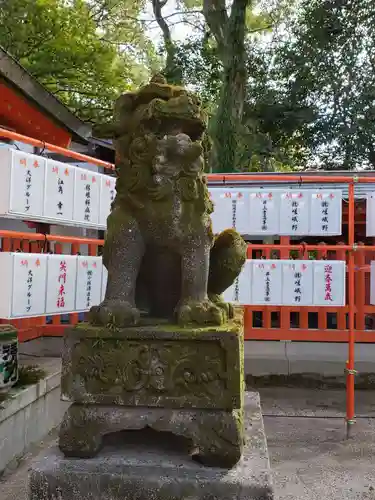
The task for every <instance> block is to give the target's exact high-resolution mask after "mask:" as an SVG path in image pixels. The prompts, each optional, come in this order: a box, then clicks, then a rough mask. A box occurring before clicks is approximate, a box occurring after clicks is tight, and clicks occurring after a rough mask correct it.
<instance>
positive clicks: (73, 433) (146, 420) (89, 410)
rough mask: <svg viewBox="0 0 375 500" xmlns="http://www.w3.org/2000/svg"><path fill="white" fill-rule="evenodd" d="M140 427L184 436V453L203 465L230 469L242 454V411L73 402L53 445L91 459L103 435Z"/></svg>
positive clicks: (66, 453) (100, 446)
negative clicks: (189, 447)
mask: <svg viewBox="0 0 375 500" xmlns="http://www.w3.org/2000/svg"><path fill="white" fill-rule="evenodd" d="M145 428H146V429H154V430H155V431H159V432H170V433H171V434H174V435H175V436H179V437H183V438H186V439H187V440H189V442H190V443H191V450H188V453H190V454H191V455H192V456H193V457H194V458H195V459H197V460H199V461H200V462H201V463H203V464H205V465H207V466H213V467H216V466H217V467H233V465H235V464H236V463H237V462H238V460H239V459H240V458H241V455H242V451H243V444H244V443H243V440H244V435H243V410H233V411H231V412H227V411H219V410H198V409H193V410H185V409H179V410H172V409H169V408H168V409H161V408H126V407H124V406H93V405H91V406H89V405H79V404H73V405H72V406H71V407H70V408H69V409H68V410H67V412H66V413H65V416H64V419H63V422H62V425H61V429H60V439H59V447H60V450H61V451H62V452H63V453H64V455H65V456H68V457H81V458H92V457H94V456H95V455H96V454H97V453H98V452H99V450H100V449H101V448H102V445H103V441H104V437H105V435H108V434H110V433H114V432H121V431H126V430H139V431H141V430H142V429H145ZM139 435H140V436H141V435H142V434H141V433H139ZM145 443H146V444H147V439H145Z"/></svg>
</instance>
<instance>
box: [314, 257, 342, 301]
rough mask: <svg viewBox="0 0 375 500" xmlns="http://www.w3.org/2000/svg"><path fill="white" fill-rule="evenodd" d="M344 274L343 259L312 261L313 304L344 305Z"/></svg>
mask: <svg viewBox="0 0 375 500" xmlns="http://www.w3.org/2000/svg"><path fill="white" fill-rule="evenodd" d="M345 275H346V264H345V262H344V261H338V260H334V261H330V260H323V261H317V260H316V261H314V305H315V306H344V305H345Z"/></svg>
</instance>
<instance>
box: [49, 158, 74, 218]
mask: <svg viewBox="0 0 375 500" xmlns="http://www.w3.org/2000/svg"><path fill="white" fill-rule="evenodd" d="M74 176H75V172H74V168H73V167H72V166H70V165H67V164H65V163H61V162H58V161H54V160H48V161H47V165H46V185H45V198H44V214H43V215H44V216H45V217H52V218H54V219H65V220H72V219H73V201H74Z"/></svg>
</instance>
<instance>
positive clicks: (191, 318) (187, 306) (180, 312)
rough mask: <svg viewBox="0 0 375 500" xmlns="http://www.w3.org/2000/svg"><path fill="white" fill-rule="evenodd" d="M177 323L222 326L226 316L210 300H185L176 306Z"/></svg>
mask: <svg viewBox="0 0 375 500" xmlns="http://www.w3.org/2000/svg"><path fill="white" fill-rule="evenodd" d="M176 315H177V322H178V324H179V325H181V326H184V325H189V324H196V325H222V324H223V323H225V322H226V320H227V316H226V314H225V312H224V310H223V309H222V308H221V307H219V306H217V305H216V304H214V303H213V302H211V301H210V300H208V299H206V300H202V301H196V300H185V301H183V302H181V303H180V304H179V305H178V306H177V310H176Z"/></svg>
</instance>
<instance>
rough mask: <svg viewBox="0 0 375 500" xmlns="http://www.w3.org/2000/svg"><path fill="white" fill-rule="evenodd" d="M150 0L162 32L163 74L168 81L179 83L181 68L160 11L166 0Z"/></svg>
mask: <svg viewBox="0 0 375 500" xmlns="http://www.w3.org/2000/svg"><path fill="white" fill-rule="evenodd" d="M151 2H152V10H153V12H154V16H155V20H156V22H157V23H158V25H159V27H160V29H161V32H162V34H163V41H164V47H165V52H166V54H167V58H166V61H165V68H164V71H163V73H164V76H165V78H166V80H167V82H168V83H173V84H176V85H181V83H182V70H181V68H180V66H179V65H178V63H177V61H176V47H175V45H174V43H173V40H172V35H171V30H170V28H169V26H168V23H167V21H166V20H165V19H164V17H163V15H162V12H161V10H162V8H163V7H164V6H165V5H166V4H167V2H168V0H151Z"/></svg>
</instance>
